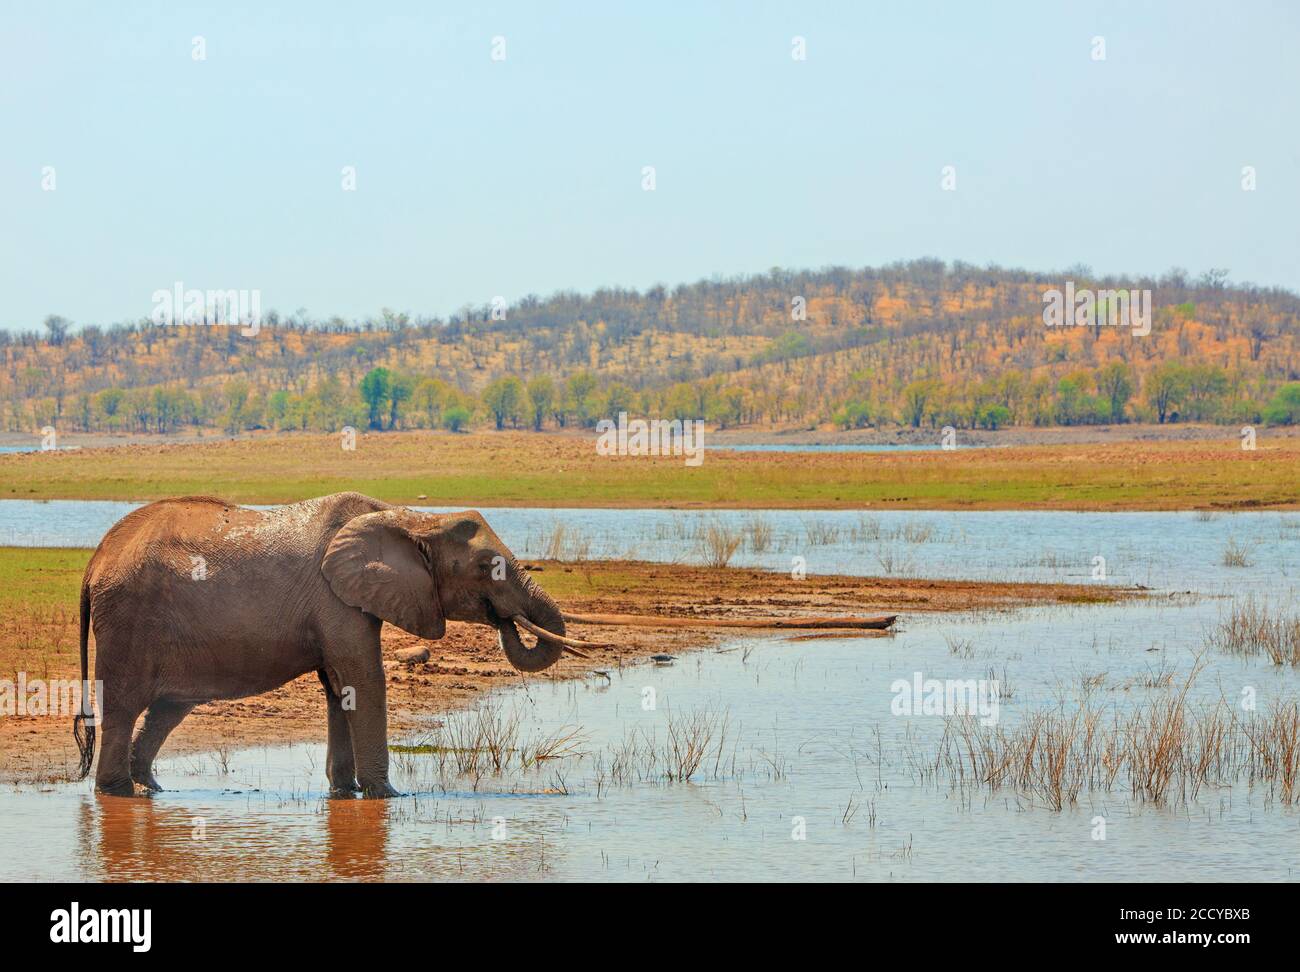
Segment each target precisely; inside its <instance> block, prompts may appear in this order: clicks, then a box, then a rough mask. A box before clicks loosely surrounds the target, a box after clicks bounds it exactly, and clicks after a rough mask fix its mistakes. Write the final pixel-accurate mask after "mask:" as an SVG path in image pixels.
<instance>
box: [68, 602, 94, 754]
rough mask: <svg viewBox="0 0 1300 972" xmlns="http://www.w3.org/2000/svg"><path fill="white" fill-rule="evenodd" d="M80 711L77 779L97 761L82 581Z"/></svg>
mask: <svg viewBox="0 0 1300 972" xmlns="http://www.w3.org/2000/svg"><path fill="white" fill-rule="evenodd" d="M79 708H80V711H79V712H78V713H77V714H76V715H75V716H74V717H73V719H72V738H73V739H75V740H76V741H77V751H78V752H79V753H80V754H81V765H80V766H79V767H78V768H77V779H79V780H84V779H85V778H86V777H87V776H89V775H90V767H91V764H92V763H94V761H95V709H94V702H92V701H91V698H90V584H89V581H88V579H83V580H82V582H81V703H80V706H79Z"/></svg>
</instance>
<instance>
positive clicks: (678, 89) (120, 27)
mask: <svg viewBox="0 0 1300 972" xmlns="http://www.w3.org/2000/svg"><path fill="white" fill-rule="evenodd" d="M0 23H2V24H3V27H4V29H3V30H0V61H2V62H3V64H4V65H5V66H4V68H3V69H2V70H4V71H5V73H6V75H7V80H8V81H9V83H8V84H6V85H5V86H4V91H3V93H0V106H2V107H0V119H2V120H3V121H4V126H5V129H6V131H7V133H8V136H9V137H8V139H7V143H8V144H7V149H8V151H7V152H6V153H5V154H4V156H3V157H0V214H3V220H4V225H5V229H6V232H5V233H4V234H2V235H0V285H2V286H3V288H4V292H5V294H6V297H7V300H6V301H5V303H4V310H3V313H2V314H0V327H5V328H8V329H11V330H37V329H40V327H41V321H42V320H43V318H44V317H45V315H47V314H59V315H62V316H64V317H66V318H69V319H71V320H72V321H74V322H75V324H76V325H78V326H81V325H85V324H91V323H96V324H107V323H113V322H116V321H123V320H135V319H139V318H143V317H147V316H148V315H149V313H150V310H151V307H152V304H151V299H152V294H153V292H154V291H156V290H159V289H168V288H171V287H172V285H173V284H174V283H175V282H176V281H182V282H183V283H184V285H185V286H186V287H187V288H195V289H201V290H208V289H213V290H217V289H220V290H229V289H239V290H259V291H260V292H261V306H262V308H263V310H269V309H272V308H274V309H276V310H278V311H280V313H281V314H284V315H288V314H292V313H294V312H295V311H296V310H298V309H299V308H304V309H305V310H306V311H307V313H308V314H309V315H311V316H313V317H327V316H330V315H335V314H337V315H339V316H341V317H343V318H345V319H361V318H365V317H367V316H375V315H377V314H378V313H379V311H380V309H381V308H383V307H388V308H392V309H393V310H396V311H407V312H411V313H413V314H426V315H430V316H439V317H446V316H447V315H449V314H451V313H454V312H455V311H456V310H458V309H459V308H461V307H463V306H465V305H467V304H468V305H474V306H481V305H483V304H487V303H489V302H490V301H492V299H493V298H494V297H497V296H500V297H503V298H504V299H505V300H506V301H507V302H514V301H516V300H517V299H519V298H520V297H523V296H524V295H527V294H530V293H532V294H538V295H542V296H545V295H549V294H551V293H554V292H556V291H566V290H572V291H577V292H580V293H590V292H591V291H593V290H595V289H597V288H600V287H602V286H605V287H627V288H635V289H638V290H645V289H646V288H648V287H650V286H653V285H655V284H660V283H662V284H665V285H667V286H675V285H677V284H680V283H691V282H694V281H697V280H701V279H710V278H711V277H714V276H724V277H727V276H734V275H748V274H757V273H763V272H765V271H766V270H767V269H769V268H771V267H773V266H780V267H783V268H787V269H791V270H803V269H807V270H817V269H820V268H823V267H826V266H836V265H838V266H846V267H854V268H856V267H862V266H880V265H883V264H889V263H892V262H895V261H899V260H911V259H915V258H919V257H922V256H933V257H937V258H939V259H942V260H945V261H953V260H962V261H965V262H967V263H971V264H975V265H977V266H984V265H986V264H989V263H996V264H998V265H1000V266H1002V267H1005V268H1018V269H1025V270H1027V271H1030V272H1044V273H1045V272H1050V271H1053V270H1057V269H1061V268H1068V267H1071V266H1073V265H1077V264H1086V265H1088V266H1090V267H1091V268H1092V269H1093V270H1094V271H1095V272H1096V273H1097V274H1099V275H1106V274H1113V275H1131V276H1159V275H1160V274H1162V273H1164V272H1165V271H1167V270H1168V269H1170V268H1171V267H1175V266H1177V267H1182V268H1184V269H1186V270H1187V271H1188V273H1189V275H1190V276H1192V277H1196V276H1199V275H1200V274H1201V273H1202V272H1204V271H1206V270H1208V269H1210V268H1211V267H1221V268H1227V269H1228V270H1229V271H1230V280H1231V282H1232V283H1234V284H1239V283H1243V282H1251V283H1255V284H1258V285H1261V286H1277V287H1283V288H1287V289H1290V290H1292V291H1297V290H1300V234H1298V233H1297V232H1296V227H1295V225H1294V214H1295V213H1296V212H1300V189H1298V188H1297V179H1296V176H1297V170H1298V169H1300V136H1298V135H1297V132H1296V129H1295V126H1294V125H1290V124H1288V123H1287V122H1288V120H1289V119H1293V118H1295V117H1296V116H1297V111H1296V108H1297V107H1300V104H1298V102H1300V66H1298V65H1297V63H1296V61H1295V59H1294V58H1293V57H1291V56H1290V54H1289V46H1290V45H1291V44H1292V43H1293V42H1294V39H1295V37H1296V36H1297V30H1296V28H1297V26H1300V12H1298V11H1297V10H1296V9H1292V8H1288V7H1286V6H1285V5H1281V4H1272V3H1263V2H1261V3H1256V4H1247V5H1245V6H1244V7H1243V6H1241V5H1238V6H1235V7H1232V8H1227V7H1216V6H1212V5H1209V4H1200V3H1196V4H1172V3H1157V4H1150V5H1146V6H1144V7H1142V8H1141V9H1126V8H1125V7H1124V6H1123V5H1120V4H1104V3H1103V4H1095V5H1088V6H1086V7H1084V6H1071V7H1068V8H1067V7H1062V8H1053V9H1039V8H1037V7H1035V6H1033V5H1030V4H1007V5H1000V6H999V7H998V8H997V9H995V10H987V9H975V8H971V9H963V8H960V7H953V8H948V7H945V6H943V5H938V4H934V5H922V6H913V7H909V8H908V9H906V10H895V9H882V10H864V9H859V8H857V7H852V6H848V5H841V6H840V7H839V8H837V6H836V5H830V4H821V5H813V6H811V7H808V6H804V5H800V6H799V7H793V6H791V7H782V6H779V5H774V4H763V5H749V4H724V5H720V6H718V7H716V8H711V9H708V10H698V11H691V12H689V13H683V14H681V15H677V14H673V15H671V16H670V15H667V14H665V13H663V12H660V11H653V10H649V11H647V10H637V9H632V10H611V9H605V8H603V7H601V6H598V5H585V4H584V5H573V6H567V7H565V8H563V9H561V10H554V11H544V10H537V9H530V8H529V7H528V6H526V5H522V4H499V5H495V6H494V7H492V8H491V9H482V8H475V9H473V10H470V11H468V12H464V13H455V12H451V11H448V10H439V11H433V12H430V11H426V10H424V9H422V8H421V7H420V6H419V5H416V4H402V5H399V6H398V7H396V8H394V12H388V13H384V14H382V15H381V14H375V13H371V12H369V11H360V10H357V9H354V8H352V7H350V6H344V5H343V4H340V3H334V2H330V3H321V4H316V5H306V4H288V5H285V6H283V7H281V8H278V9H276V10H255V11H237V10H231V9H227V8H224V7H221V6H218V5H208V4H179V5H175V6H169V7H167V8H165V9H159V10H153V11H150V12H148V13H147V14H146V13H141V12H135V11H128V12H125V13H123V12H118V11H110V10H107V9H102V8H100V7H97V6H95V5H93V4H88V3H71V4H53V5H48V6H43V7H41V8H38V9H24V10H12V9H11V10H6V11H5V12H4V13H3V14H0ZM1099 37H1100V38H1104V49H1105V58H1104V60H1102V59H1094V58H1095V55H1096V53H1097V42H1096V40H1095V39H1096V38H1099ZM196 38H201V39H202V40H201V43H199V42H196ZM497 38H504V47H502V44H501V43H500V42H498V41H497V40H496V39H497ZM796 38H802V39H803V47H802V50H803V52H805V53H806V58H805V59H803V60H798V59H796V58H795V57H794V56H792V54H794V53H796V52H797V51H798V50H799V41H798V40H796ZM196 53H201V54H202V58H200V59H197V60H196V59H195V55H196ZM501 53H504V59H494V57H493V55H494V54H497V55H500V54H501ZM345 166H352V167H355V190H348V189H345V188H344V183H345V181H346V180H347V178H348V176H347V174H346V173H345V172H344V167H345ZM646 166H653V167H654V189H653V191H647V190H646V189H645V188H644V184H645V179H646V176H645V171H644V167H646ZM945 166H953V167H955V173H954V174H955V185H956V188H955V190H952V191H949V190H947V189H945V188H944V183H943V180H944V179H945ZM1246 166H1251V167H1253V170H1254V179H1255V188H1254V190H1253V191H1244V190H1243V168H1244V167H1246ZM51 187H52V188H51Z"/></svg>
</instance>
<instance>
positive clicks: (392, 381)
mask: <svg viewBox="0 0 1300 972" xmlns="http://www.w3.org/2000/svg"><path fill="white" fill-rule="evenodd" d="M414 394H415V379H414V378H412V377H411V376H410V375H408V374H404V373H403V372H397V373H396V374H393V375H390V376H389V378H388V427H389V428H390V429H393V428H396V427H397V422H398V419H400V418H401V413H402V409H403V407H404V406H405V405H406V402H407V401H409V400H410V398H411V396H412V395H414Z"/></svg>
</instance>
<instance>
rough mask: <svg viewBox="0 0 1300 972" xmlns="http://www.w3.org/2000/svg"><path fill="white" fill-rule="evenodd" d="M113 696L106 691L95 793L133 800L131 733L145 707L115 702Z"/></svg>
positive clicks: (103, 703)
mask: <svg viewBox="0 0 1300 972" xmlns="http://www.w3.org/2000/svg"><path fill="white" fill-rule="evenodd" d="M113 697H114V693H113V692H111V691H105V693H104V701H103V702H102V703H101V705H102V706H103V720H102V722H101V724H100V734H101V735H102V737H103V739H104V743H103V746H102V748H101V749H100V751H99V765H98V766H96V767H95V790H96V791H97V792H99V793H107V794H109V795H110V796H134V795H135V785H134V782H133V781H132V779H131V732H132V730H134V729H135V720H136V719H138V718H140V712H141V711H142V710H143V708H144V707H143V706H136V705H124V704H123V703H122V702H121V701H117V702H114V701H113Z"/></svg>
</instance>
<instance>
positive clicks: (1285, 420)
mask: <svg viewBox="0 0 1300 972" xmlns="http://www.w3.org/2000/svg"><path fill="white" fill-rule="evenodd" d="M1264 421H1265V422H1267V423H1268V424H1269V425H1295V424H1297V423H1300V382H1295V381H1293V382H1291V383H1290V384H1286V385H1283V386H1282V387H1281V388H1279V389H1278V390H1277V393H1276V394H1275V395H1274V396H1273V397H1272V399H1270V400H1269V403H1268V404H1267V405H1265V406H1264Z"/></svg>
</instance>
